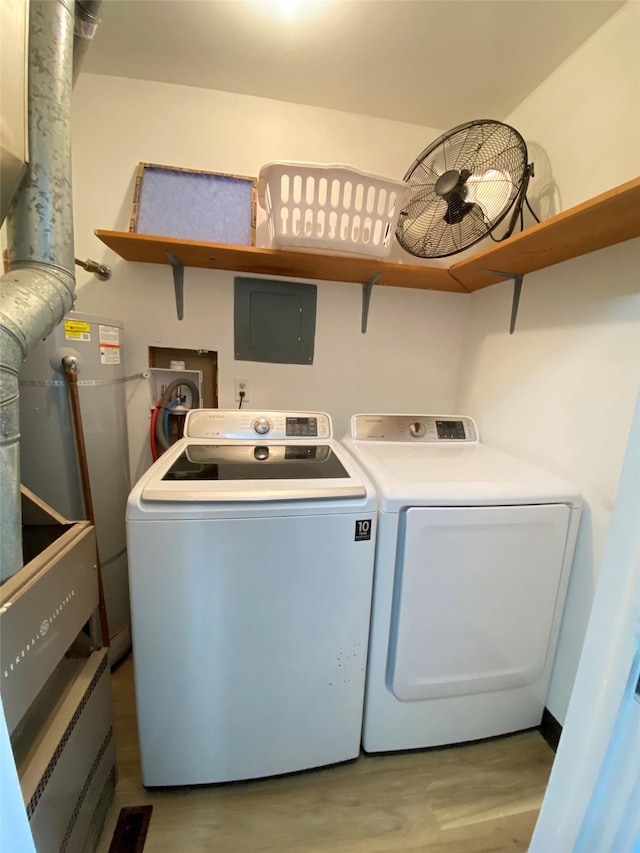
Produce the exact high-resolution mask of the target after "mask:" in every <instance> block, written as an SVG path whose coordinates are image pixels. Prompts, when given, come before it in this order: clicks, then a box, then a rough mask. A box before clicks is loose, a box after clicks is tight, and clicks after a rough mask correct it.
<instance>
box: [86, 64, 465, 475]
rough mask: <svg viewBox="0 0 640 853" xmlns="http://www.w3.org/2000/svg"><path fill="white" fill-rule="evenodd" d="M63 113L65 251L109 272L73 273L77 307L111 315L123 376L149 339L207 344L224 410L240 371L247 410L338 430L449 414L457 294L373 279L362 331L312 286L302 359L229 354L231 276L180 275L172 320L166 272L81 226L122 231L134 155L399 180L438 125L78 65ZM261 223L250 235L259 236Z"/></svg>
mask: <svg viewBox="0 0 640 853" xmlns="http://www.w3.org/2000/svg"><path fill="white" fill-rule="evenodd" d="M73 117H74V136H73V146H74V148H73V155H74V202H75V214H74V218H75V239H76V256H78V257H92V258H97V259H99V260H104V261H105V262H106V263H108V264H109V265H110V266H111V267H112V269H113V278H112V279H111V281H109V282H107V283H102V282H99V281H97V279H95V278H94V277H92V276H89V275H87V274H84V273H80V274H79V276H78V281H79V287H78V294H79V296H78V302H77V310H79V311H83V312H88V313H99V314H106V315H109V316H114V317H118V318H120V319H122V320H124V322H125V334H124V344H125V348H126V371H127V373H128V374H134V373H137V372H138V371H141V370H143V369H144V368H146V367H147V366H148V347H149V346H165V347H185V348H202V349H208V350H215V351H216V352H217V353H218V356H219V390H220V397H219V401H220V405H221V406H235V405H236V404H235V403H234V385H233V383H234V378H235V377H237V378H242V379H245V380H247V381H248V382H249V388H250V397H249V402H248V407H250V408H266V407H269V408H289V407H293V408H301V409H320V410H327V411H328V412H329V413H330V414H331V415H332V416H333V418H334V426H335V431H336V434H337V435H342V434H343V433H344V432H345V431H346V429H347V427H348V418H349V417H350V415H352V414H353V413H355V412H357V411H367V410H373V411H382V410H384V411H386V410H391V411H393V410H406V409H409V410H411V409H431V410H446V411H449V410H450V409H451V407H452V406H453V404H454V398H455V390H456V387H457V383H458V370H459V366H460V354H461V349H462V335H463V328H464V323H465V319H466V306H467V304H468V302H469V297H467V296H465V295H457V294H445V293H432V292H423V291H414V290H410V289H400V288H386V287H375V288H374V290H373V295H372V299H371V309H370V314H369V327H368V331H367V333H366V335H362V334H361V332H360V316H361V291H362V288H361V287H360V285H357V284H343V283H335V284H334V283H324V282H320V283H318V306H317V323H316V340H315V358H314V363H313V366H309V367H307V366H298V365H277V364H261V363H257V362H244V361H234V351H233V278H234V275H233V273H226V272H220V271H209V270H196V269H187V270H185V318H184V320H183V321H182V322H179V321H178V320H177V319H176V314H175V302H174V295H173V284H172V279H171V270H170V268H169V267H167V266H159V265H148V264H133V263H127V262H125V261H121V260H120V259H119V258H118V257H117V255H115V254H114V253H113V252H111V251H109V250H108V249H107V248H106V247H105V246H104V245H103V244H102V243H101V242H100V241H98V239H97V238H96V237H95V236H94V235H93V230H94V228H105V229H115V230H123V231H126V230H128V222H129V215H130V212H131V201H132V197H133V181H134V175H135V172H136V168H137V164H138V162H140V161H145V162H152V163H162V164H165V165H176V166H186V167H189V168H194V169H206V170H211V171H221V172H234V173H236V174H246V175H257V173H258V171H259V169H260V167H261V165H262V164H263V163H265V162H268V161H269V160H274V159H292V160H308V161H314V162H346V163H348V164H351V165H354V166H357V167H358V168H361V169H364V170H365V171H371V172H375V173H378V174H383V175H385V174H386V175H392V176H402V175H403V174H404V172H405V170H406V168H407V167H408V166H409V165H410V164H411V163H412V162H413V160H414V158H415V157H416V155H417V154H418V153H419V152H420V151H421V150H423V148H424V147H426V145H427V144H428V143H429V142H430V141H431V140H432V139H434V138H435V137H436V136H437V135H438V134H439V133H440V132H441V131H440V130H437V129H434V128H423V127H417V126H415V125H409V124H402V123H400V122H392V121H383V120H380V119H373V118H367V117H364V116H356V115H351V114H347V113H341V112H337V111H332V110H325V109H318V108H312V107H303V106H298V105H294V104H285V103H280V102H277V101H269V100H265V99H261V98H253V97H247V96H242V95H232V94H228V93H224V92H212V91H206V90H201V89H194V88H188V87H182V86H172V85H166V84H159V83H150V82H145V81H138V80H125V79H121V78H113V77H104V76H99V75H88V74H84V75H81V77H80V79H79V82H78V84H77V86H76V89H75V91H74V102H73ZM259 214H262V211H260V210H259ZM261 221H262V223H263V218H262V220H261V219H259V229H258V230H259V239H258V242H259V243H262V244H265V242H266V239H267V235H266V231H265V229H264V228H262V227H260V222H261ZM443 353H444V354H443ZM127 388H128V392H127V393H128V397H129V423H130V443H131V459H132V476H133V477H134V478H136V477H138V476H139V475H140V474H141V473H142V471H143V470H145V468H146V467H147V466H148V464H149V462H150V455H149V451H148V449H147V441H146V435H147V430H148V424H149V405H150V396H149V391H148V387H147V385H146V383H141V382H137V383H131V384H130V385H128V386H127Z"/></svg>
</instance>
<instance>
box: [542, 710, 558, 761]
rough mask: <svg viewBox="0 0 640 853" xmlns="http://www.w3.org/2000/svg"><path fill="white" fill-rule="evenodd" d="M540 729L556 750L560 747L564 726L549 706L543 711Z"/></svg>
mask: <svg viewBox="0 0 640 853" xmlns="http://www.w3.org/2000/svg"><path fill="white" fill-rule="evenodd" d="M538 731H539V732H540V734H541V735H542V737H543V738H544V739H545V740H546V742H547V743H548V744H549V746H550V747H551V749H552V750H553V751H554V752H555V751H556V750H557V749H558V744H559V743H560V735H561V734H562V726H561V725H560V723H559V722H558V721H557V720H556V718H555V717H554V716H553V714H552V713H551V711H550V710H549V709H548V708H545V709H544V711H543V713H542V722H541V723H540V725H539V726H538Z"/></svg>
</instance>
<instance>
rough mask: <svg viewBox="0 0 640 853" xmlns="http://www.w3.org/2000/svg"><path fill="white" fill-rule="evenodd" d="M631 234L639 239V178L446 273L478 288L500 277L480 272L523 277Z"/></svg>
mask: <svg viewBox="0 0 640 853" xmlns="http://www.w3.org/2000/svg"><path fill="white" fill-rule="evenodd" d="M634 237H640V178H636V179H635V180H633V181H628V182H627V183H626V184H622V185H621V186H619V187H616V188H615V189H613V190H609V191H608V192H606V193H603V194H602V195H599V196H596V197H595V198H593V199H591V200H590V201H586V202H584V204H579V205H577V206H576V207H572V208H570V209H569V210H565V211H564V212H563V213H559V214H558V215H557V216H553V217H551V218H550V219H545V220H544V221H543V222H541V223H540V224H539V225H534V226H532V227H531V228H527V230H526V231H522V232H521V233H520V234H516V235H515V236H514V237H510V238H509V239H508V240H505V241H504V243H497V244H496V245H495V246H491V247H490V248H489V249H486V250H485V251H483V252H479V253H478V254H477V255H473V256H472V257H471V258H467V259H466V260H464V261H460V262H459V263H457V264H453V265H452V266H451V267H450V268H449V273H450V274H451V275H452V276H453V277H454V278H455V279H456V280H457V281H459V282H460V284H462V285H464V287H465V289H466V290H468V291H474V290H480V289H481V288H483V287H489V286H490V285H492V284H496V282H498V281H501V279H502V278H504V276H502V277H501V276H496V275H488V274H487V273H485V272H482V270H486V269H491V270H500V271H504V272H505V273H511V274H519V275H525V274H526V273H530V272H535V271H536V270H541V269H544V268H545V267H550V266H553V265H554V264H559V263H561V262H562V261H568V260H569V259H570V258H577V257H578V256H579V255H586V254H588V253H589V252H595V251H597V250H598V249H604V248H606V247H607V246H613V245H615V244H616V243H624V242H625V241H626V240H631V239H633V238H634Z"/></svg>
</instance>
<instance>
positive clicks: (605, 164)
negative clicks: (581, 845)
mask: <svg viewBox="0 0 640 853" xmlns="http://www.w3.org/2000/svg"><path fill="white" fill-rule="evenodd" d="M639 38H640V5H639V4H637V3H630V4H627V5H626V6H625V7H623V9H621V11H620V12H619V13H618V14H617V15H615V16H614V17H613V18H612V19H611V20H610V21H609V22H608V23H607V24H605V25H604V27H602V28H601V29H600V30H599V31H598V32H597V33H596V34H595V35H594V36H593V37H592V38H591V39H589V41H587V42H586V43H585V44H584V45H583V46H582V47H581V48H580V49H579V50H578V51H576V53H575V54H573V56H572V57H570V59H569V60H567V62H565V63H564V65H563V66H562V67H561V68H559V69H558V70H557V71H556V72H555V73H554V74H552V75H551V76H550V77H549V78H548V79H547V80H546V81H545V82H544V83H543V84H542V85H541V86H540V87H539V88H538V89H537V90H536V91H535V92H534V93H533V94H532V95H531V96H530V97H529V98H527V100H526V101H524V102H523V103H522V104H521V105H520V106H519V107H518V108H517V109H516V110H515V111H514V113H513V114H512V115H511V116H509V118H508V119H507V121H508V123H510V124H513V125H514V126H515V127H517V128H518V129H519V130H520V132H521V133H522V134H523V136H524V137H525V139H526V140H527V143H528V144H529V145H530V149H531V154H532V159H533V160H535V161H536V178H535V179H534V181H533V182H532V192H531V196H532V197H533V198H538V199H540V205H539V206H540V209H541V210H542V211H543V213H554V212H558V211H559V210H560V209H566V208H567V207H570V206H572V205H575V204H578V203H580V202H582V201H584V200H586V199H588V198H590V197H591V196H593V195H596V194H597V193H600V192H603V191H605V190H607V189H609V188H611V187H614V186H616V185H618V184H620V183H622V182H624V181H626V180H630V179H631V178H633V177H636V176H637V175H638V174H639V173H640V52H639V51H638V43H639ZM538 162H540V163H541V164H542V166H543V168H542V169H541V170H540V172H538V169H537V166H538ZM549 164H553V169H552V170H551V169H550V166H549ZM540 185H542V188H541V186H540ZM536 187H537V189H536ZM639 269H640V241H639V240H634V241H632V242H629V243H625V244H621V245H619V246H614V247H611V248H609V249H605V250H602V251H600V252H596V253H594V254H592V255H587V256H585V257H582V258H577V259H575V260H573V261H569V262H567V263H564V264H561V265H559V266H556V267H553V268H550V269H548V270H544V271H541V272H538V273H535V274H532V275H528V276H526V277H525V280H524V287H523V294H522V299H521V303H520V312H519V315H518V321H517V327H516V332H515V334H514V335H513V336H509V334H508V322H509V314H510V307H511V297H512V292H513V286H512V284H511V283H504V284H500V285H498V286H496V287H492V288H488V289H487V290H483V291H479V292H477V293H475V294H474V295H473V296H472V297H471V308H470V311H469V324H468V327H467V332H466V344H465V350H464V367H463V371H462V374H461V386H460V394H459V398H458V402H459V405H458V408H459V409H460V410H461V411H465V412H469V413H470V414H472V415H474V416H475V417H476V418H477V419H478V421H479V425H480V429H481V433H482V436H483V438H484V439H485V440H486V441H487V442H490V443H492V444H495V445H497V446H499V447H502V448H503V449H505V450H508V451H512V452H518V453H520V454H521V455H524V456H525V457H526V458H528V459H529V460H530V461H532V462H535V463H538V464H539V465H541V466H543V467H546V468H548V469H550V470H552V471H555V472H556V473H558V474H560V475H562V476H564V477H565V478H567V479H569V480H570V481H573V482H574V483H575V484H576V485H577V486H578V487H579V488H580V490H581V492H582V494H583V496H584V500H585V508H584V515H583V519H582V525H581V529H580V534H579V537H578V545H577V553H576V559H575V561H574V568H573V573H572V577H571V582H570V586H569V593H568V598H567V605H566V609H565V619H564V622H563V626H562V631H561V635H560V643H559V648H558V654H557V658H556V665H555V669H554V674H553V678H552V683H551V691H550V695H549V699H548V702H547V705H548V707H549V709H550V710H551V712H552V713H553V714H554V715H555V716H556V718H557V719H558V720H559V721H560V722H563V720H564V717H565V713H566V709H567V705H568V702H569V696H570V692H571V688H572V685H573V680H574V676H575V671H576V667H577V663H578V658H579V654H580V649H581V647H582V642H583V638H584V632H585V629H586V624H587V619H588V617H589V612H590V607H591V602H592V598H593V591H594V588H595V583H596V579H597V576H598V572H599V568H600V562H601V559H602V553H603V548H604V542H605V539H606V534H607V530H608V526H609V521H610V517H611V511H612V507H613V504H614V500H615V494H616V488H617V484H618V478H619V473H620V467H621V464H622V457H623V453H624V448H625V446H626V440H627V436H628V432H629V428H630V423H631V417H632V412H633V405H634V401H635V397H636V392H637V389H638V382H639V380H640V368H639V365H640V296H639V283H640V282H639V278H638V270H639Z"/></svg>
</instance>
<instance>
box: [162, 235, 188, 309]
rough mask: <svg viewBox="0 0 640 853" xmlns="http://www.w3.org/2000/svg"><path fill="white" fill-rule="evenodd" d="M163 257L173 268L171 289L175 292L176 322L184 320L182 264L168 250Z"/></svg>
mask: <svg viewBox="0 0 640 853" xmlns="http://www.w3.org/2000/svg"><path fill="white" fill-rule="evenodd" d="M165 255H166V256H167V258H168V259H169V263H170V264H171V266H172V267H173V289H174V290H175V292H176V313H177V315H178V320H182V319H183V318H184V264H183V263H182V262H181V261H179V260H178V259H177V258H176V256H175V255H174V254H173V252H170V251H169V250H168V249H166V250H165Z"/></svg>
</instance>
